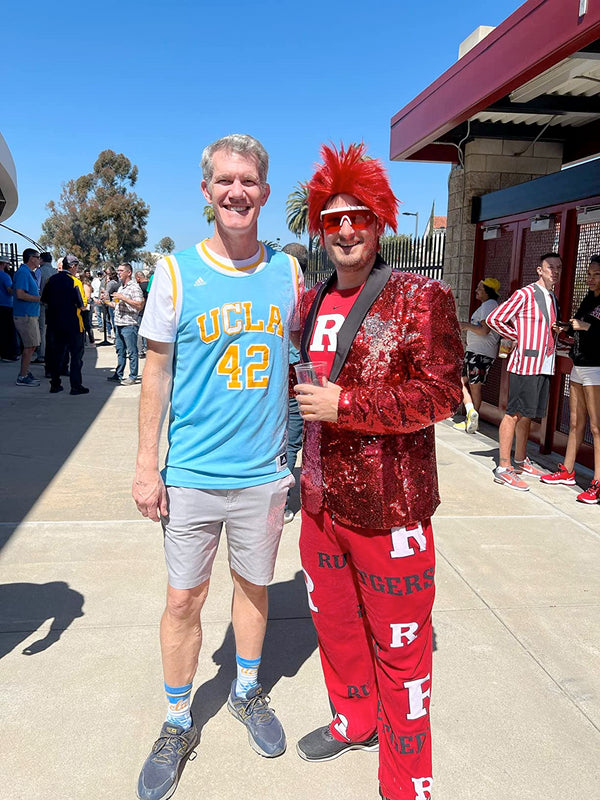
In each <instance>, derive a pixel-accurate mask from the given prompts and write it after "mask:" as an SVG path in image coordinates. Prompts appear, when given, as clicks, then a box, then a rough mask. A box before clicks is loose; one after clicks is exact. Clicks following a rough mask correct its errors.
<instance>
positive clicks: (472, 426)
mask: <svg viewBox="0 0 600 800" xmlns="http://www.w3.org/2000/svg"><path fill="white" fill-rule="evenodd" d="M478 428H479V414H478V413H477V411H475V409H474V408H472V409H471V410H470V411H468V412H467V420H466V423H465V431H466V432H467V433H477V430H478Z"/></svg>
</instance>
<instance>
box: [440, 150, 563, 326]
mask: <svg viewBox="0 0 600 800" xmlns="http://www.w3.org/2000/svg"><path fill="white" fill-rule="evenodd" d="M561 166H562V145H561V144H559V143H555V142H538V143H536V144H533V145H532V144H531V142H526V141H521V140H508V139H475V140H474V141H472V142H469V143H468V144H467V146H466V149H465V166H464V169H463V168H462V167H460V166H455V167H453V168H452V169H451V170H450V175H449V177H448V228H447V238H446V253H445V257H444V280H445V281H447V282H448V283H449V284H450V286H451V287H452V291H453V292H454V296H455V298H456V304H457V311H458V317H459V319H461V320H466V319H468V314H469V306H470V303H471V294H472V288H471V282H472V278H473V256H474V251H475V225H473V224H471V221H470V220H471V201H472V199H473V197H476V196H479V195H482V194H487V193H488V192H495V191H497V190H498V189H507V188H508V187H509V186H515V185H516V184H518V183H525V181H530V180H533V179H534V178H539V177H541V176H542V175H549V174H550V173H552V172H558V171H559V170H560V168H561Z"/></svg>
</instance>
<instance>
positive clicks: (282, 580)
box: [0, 347, 600, 800]
mask: <svg viewBox="0 0 600 800" xmlns="http://www.w3.org/2000/svg"><path fill="white" fill-rule="evenodd" d="M114 364H115V355H114V349H113V348H112V347H105V348H97V349H91V348H88V349H87V350H86V361H85V365H84V383H85V384H86V385H88V386H89V387H90V389H91V392H90V394H89V395H86V396H78V397H70V396H69V394H68V390H67V391H65V392H63V393H62V394H58V395H50V394H49V393H48V382H47V381H44V380H42V386H41V387H40V388H38V389H29V388H23V387H17V386H15V383H14V382H15V378H16V374H17V369H16V365H13V364H6V363H2V364H0V395H1V397H2V416H1V417H0V424H1V425H2V437H1V443H0V475H1V479H0V543H1V544H2V545H3V547H2V552H1V555H0V656H2V659H1V660H0V719H1V722H0V731H1V733H2V736H1V742H2V744H1V746H0V747H1V752H2V757H1V758H0V786H2V787H4V788H3V792H2V794H3V795H4V796H6V797H11V798H12V800H25V799H27V800H31V799H32V798H35V800H50V798H56V797H62V798H64V799H65V800H84V798H85V800H87V798H90V797H96V798H101V799H102V800H103V799H104V798H118V800H126V798H134V797H135V785H136V780H137V775H138V771H139V769H140V766H141V764H142V762H143V760H144V758H145V756H146V754H147V752H148V750H149V748H150V746H151V744H152V742H153V740H154V739H155V738H156V735H157V734H158V730H159V728H160V725H161V722H162V719H163V715H164V709H165V702H164V698H163V693H162V681H161V669H160V653H159V647H158V623H159V617H160V614H161V611H162V605H163V599H164V583H165V570H164V564H163V556H162V542H161V533H160V529H159V527H158V525H155V524H153V523H151V522H148V521H146V520H144V519H142V518H141V517H140V516H139V515H138V513H137V511H136V508H135V506H134V504H133V501H132V500H131V498H130V484H131V478H132V475H133V465H134V456H135V442H136V410H137V401H138V396H139V387H138V386H131V387H121V386H115V385H114V384H110V383H108V382H107V381H106V380H105V378H106V376H107V375H109V374H110V372H111V368H112V367H114ZM33 371H34V372H36V373H41V374H43V368H41V367H36V366H34V367H33ZM486 432H487V433H488V434H490V435H486ZM486 432H484V433H480V434H477V435H475V436H468V435H466V434H464V433H461V432H458V431H455V430H453V428H452V427H451V423H450V422H444V423H441V424H440V425H438V426H437V439H438V460H439V472H440V479H441V489H442V497H443V503H442V506H441V507H440V509H439V510H438V512H437V514H436V516H435V519H434V530H435V533H436V537H437V553H438V568H437V586H438V594H437V600H436V607H435V612H434V626H435V646H436V650H435V654H434V685H433V695H432V704H431V714H432V726H433V735H434V754H435V781H436V784H435V786H436V790H435V794H434V797H435V800H542V798H543V800H578V799H579V798H586V800H590V799H591V800H598V799H599V798H600V781H599V770H598V755H599V753H600V732H599V727H600V653H599V641H600V614H599V607H600V600H599V596H600V593H599V590H600V507H598V506H584V505H580V504H578V503H576V502H575V496H576V493H577V487H549V486H544V485H542V484H540V483H539V482H535V481H531V491H530V492H528V493H519V492H515V491H512V490H510V489H508V488H507V487H504V486H498V485H497V484H494V483H493V481H492V476H491V468H492V466H493V464H494V463H495V462H494V459H495V456H496V455H497V444H496V441H495V440H494V438H493V434H494V429H492V428H489V429H487V428H486ZM531 455H532V457H533V458H534V460H537V461H538V463H539V458H537V457H536V453H535V448H532V451H531ZM542 463H543V464H544V465H546V466H552V465H553V464H554V463H556V462H555V461H553V460H552V459H549V460H546V459H544V460H543V462H542ZM586 479H587V475H582V480H581V484H582V485H587V484H586ZM299 528H300V523H299V516H298V517H296V519H295V520H294V521H293V522H292V523H291V524H289V525H287V526H286V527H285V529H284V535H283V539H282V545H281V549H280V556H279V560H278V564H277V571H276V575H275V580H274V582H273V585H272V587H271V589H270V597H271V611H270V616H271V621H270V626H269V631H268V635H267V641H266V645H265V653H264V658H263V667H262V668H261V678H262V681H263V683H264V684H265V686H266V687H267V688H268V690H269V692H270V695H271V698H272V704H273V706H274V707H275V708H276V710H277V712H278V715H279V716H280V718H281V720H282V721H283V723H284V725H285V728H286V732H287V736H288V742H289V746H288V750H287V752H286V753H285V754H284V755H283V756H282V757H281V758H278V759H275V760H268V759H264V758H260V757H259V756H257V755H256V754H255V753H254V752H253V751H252V750H251V749H250V747H249V746H248V744H247V740H246V733H245V731H244V730H243V729H242V727H241V725H240V724H239V723H238V722H236V721H235V720H234V719H233V718H232V717H231V716H230V714H229V713H228V712H227V709H226V706H225V704H226V699H227V692H228V690H229V686H230V683H231V680H232V678H233V677H234V672H235V670H234V652H235V651H234V645H233V637H232V632H231V627H230V624H229V603H230V592H231V589H230V579H229V576H228V571H227V566H226V561H225V552H224V550H223V549H221V551H220V553H219V556H218V559H217V564H216V566H215V571H214V575H213V580H212V586H211V592H210V595H209V600H208V602H207V607H206V613H205V617H204V637H205V638H204V647H203V652H202V655H201V659H200V666H199V669H198V674H197V677H196V681H195V684H194V704H193V711H194V716H195V719H196V721H197V723H198V724H199V725H200V726H201V728H202V732H201V742H200V745H199V747H198V749H197V758H196V759H195V760H194V761H192V762H190V763H188V765H187V766H186V769H185V771H184V773H183V776H182V779H181V782H180V785H179V788H178V790H177V792H176V794H175V797H176V798H177V800H192V798H193V800H197V798H200V797H201V798H203V800H230V799H231V798H237V799H238V800H254V798H257V797H259V798H261V800H280V798H289V799H290V800H304V798H323V799H324V800H329V799H331V800H333V799H334V798H335V799H336V800H337V799H338V798H348V799H349V800H362V799H363V798H373V800H376V798H377V757H376V756H375V755H373V754H371V753H362V752H357V753H351V754H348V755H346V756H344V757H342V758H339V759H337V760H335V761H332V762H330V763H326V764H307V763H305V762H304V761H302V760H301V759H300V758H298V756H297V755H296V752H295V743H296V741H297V739H298V738H300V737H301V736H302V735H303V734H304V733H306V732H307V731H309V730H312V729H313V728H314V727H317V726H318V725H321V724H324V723H325V722H326V721H327V719H328V713H329V712H328V702H327V696H326V692H325V689H324V685H323V680H322V675H321V669H320V664H319V658H318V653H317V650H316V638H315V635H314V632H313V628H312V623H311V621H310V616H309V613H308V608H307V604H306V597H305V591H304V584H303V579H302V575H301V571H300V561H299V557H298V546H297V545H298V535H299Z"/></svg>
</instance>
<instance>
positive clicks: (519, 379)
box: [506, 372, 550, 419]
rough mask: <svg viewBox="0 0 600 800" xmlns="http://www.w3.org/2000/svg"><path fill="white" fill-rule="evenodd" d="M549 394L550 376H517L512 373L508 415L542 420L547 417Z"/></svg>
mask: <svg viewBox="0 0 600 800" xmlns="http://www.w3.org/2000/svg"><path fill="white" fill-rule="evenodd" d="M549 394H550V375H516V374H515V373H514V372H511V373H510V383H509V387H508V405H507V406H506V413H507V414H520V415H521V416H522V417H529V419H542V417H545V416H546V410H547V408H548V396H549Z"/></svg>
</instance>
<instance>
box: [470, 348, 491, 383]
mask: <svg viewBox="0 0 600 800" xmlns="http://www.w3.org/2000/svg"><path fill="white" fill-rule="evenodd" d="M494 360H495V359H493V358H490V356H482V355H480V354H479V353H473V352H471V350H467V351H466V352H465V357H464V359H463V366H462V376H463V378H466V379H467V380H468V381H469V383H481V384H482V385H483V384H484V383H485V382H486V381H487V376H488V373H489V371H490V369H491V367H492V364H493V363H494Z"/></svg>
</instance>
